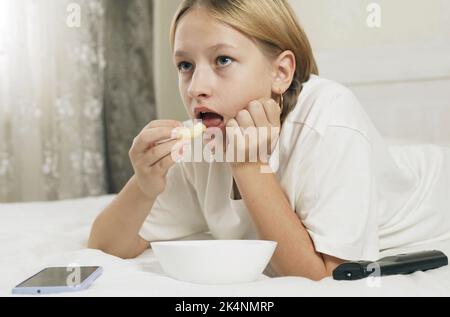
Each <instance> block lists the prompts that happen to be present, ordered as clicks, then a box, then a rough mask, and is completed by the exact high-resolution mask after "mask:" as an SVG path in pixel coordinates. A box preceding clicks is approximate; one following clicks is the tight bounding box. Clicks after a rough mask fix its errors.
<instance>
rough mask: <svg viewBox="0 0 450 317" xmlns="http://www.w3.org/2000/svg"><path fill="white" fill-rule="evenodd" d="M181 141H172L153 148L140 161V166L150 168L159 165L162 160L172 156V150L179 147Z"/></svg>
mask: <svg viewBox="0 0 450 317" xmlns="http://www.w3.org/2000/svg"><path fill="white" fill-rule="evenodd" d="M177 143H180V141H178V140H175V141H170V142H167V143H163V144H160V145H157V146H155V147H153V148H151V149H150V150H149V151H148V152H147V153H145V155H144V156H143V157H142V158H141V159H140V160H139V162H138V165H139V166H145V167H150V166H153V165H155V164H156V163H158V162H159V161H160V160H161V159H162V158H164V157H166V156H167V155H170V154H171V153H172V150H173V149H174V148H175V147H176V146H177Z"/></svg>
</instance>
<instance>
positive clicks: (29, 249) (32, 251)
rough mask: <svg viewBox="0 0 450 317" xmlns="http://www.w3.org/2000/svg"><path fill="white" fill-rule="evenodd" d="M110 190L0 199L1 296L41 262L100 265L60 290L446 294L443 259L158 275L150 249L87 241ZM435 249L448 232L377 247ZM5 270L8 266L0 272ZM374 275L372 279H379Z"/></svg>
mask: <svg viewBox="0 0 450 317" xmlns="http://www.w3.org/2000/svg"><path fill="white" fill-rule="evenodd" d="M113 198H114V196H112V195H109V196H101V197H90V198H84V199H76V200H66V201H58V202H42V203H17V204H0V216H1V222H0V254H1V255H2V256H1V258H0V271H1V272H3V274H2V276H1V278H0V296H10V295H11V289H12V288H13V287H14V286H15V285H16V284H18V283H19V282H20V281H22V280H24V279H25V278H27V277H28V276H30V275H31V274H34V273H36V272H37V271H38V270H40V269H42V268H44V267H46V266H67V265H73V264H79V265H101V266H103V268H104V272H103V274H102V276H101V277H100V278H99V279H98V280H97V281H95V283H94V284H93V285H92V286H91V287H90V288H89V289H88V290H86V291H83V292H79V293H71V294H62V296H151V297H162V296H170V297H191V296H193V297H203V296H213V297H216V296H217V297H272V296H274V297H275V296H283V297H284V296H287V297H292V296H295V297H296V296H449V295H450V267H449V266H447V267H443V268H440V269H437V270H432V271H428V272H417V273H414V274H412V275H404V276H403V275H401V276H400V275H399V276H390V277H383V278H382V279H381V280H380V281H377V280H374V279H366V280H360V281H353V282H338V281H334V280H333V279H331V278H327V279H324V280H322V281H320V282H313V281H310V280H307V279H304V278H298V277H283V278H268V277H266V276H264V275H261V277H260V279H259V280H258V281H256V282H253V283H248V284H238V285H225V286H219V285H217V286H205V285H196V284H190V283H185V282H180V281H177V280H174V279H171V278H169V277H167V276H165V274H164V272H163V271H162V269H161V267H160V266H159V264H158V261H157V259H156V258H155V256H154V254H153V251H152V250H151V249H149V250H147V251H146V252H145V253H144V254H142V255H141V256H140V257H138V258H136V259H132V260H122V259H119V258H117V257H114V256H111V255H108V254H105V253H103V252H101V251H98V250H91V249H87V248H86V244H87V238H88V235H89V230H90V226H91V223H92V222H93V220H94V219H95V217H96V216H97V214H98V213H99V212H101V210H102V209H103V208H104V207H105V206H106V205H107V204H108V203H109V202H110V201H111V200H112V199H113ZM425 249H427V250H428V249H438V250H441V251H443V252H444V253H446V254H448V255H450V240H449V241H441V242H437V243H434V244H430V245H426V246H422V247H420V248H411V249H403V250H391V251H390V252H385V253H384V255H389V254H393V253H400V252H413V251H418V250H425ZM5 272H7V274H5ZM378 282H379V283H378Z"/></svg>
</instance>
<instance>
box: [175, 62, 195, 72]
mask: <svg viewBox="0 0 450 317" xmlns="http://www.w3.org/2000/svg"><path fill="white" fill-rule="evenodd" d="M191 68H192V64H191V63H187V62H181V63H179V64H178V70H179V71H180V72H182V73H186V72H188V71H190V70H191Z"/></svg>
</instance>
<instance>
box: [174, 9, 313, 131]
mask: <svg viewBox="0 0 450 317" xmlns="http://www.w3.org/2000/svg"><path fill="white" fill-rule="evenodd" d="M199 7H200V8H203V9H206V10H207V12H208V13H209V14H210V15H211V16H212V17H214V18H215V19H217V20H218V21H220V22H223V23H225V24H228V25H230V26H231V27H233V28H235V29H236V30H238V31H239V32H241V33H243V34H245V35H247V36H249V37H250V38H252V39H254V40H256V43H257V45H258V46H259V47H260V49H262V51H263V52H264V53H265V54H266V56H268V57H269V58H276V57H278V56H279V54H281V53H282V52H284V51H287V50H290V51H292V52H293V53H294V55H295V58H296V65H297V67H296V70H295V74H294V77H293V80H292V83H291V86H290V87H289V89H288V90H287V91H286V92H285V93H284V95H283V96H284V98H283V99H284V102H283V103H284V104H283V112H282V114H281V121H282V122H284V120H285V119H286V117H287V116H288V114H289V113H290V112H291V111H292V110H293V109H294V108H295V106H296V104H297V102H298V98H299V96H300V93H301V91H302V88H303V83H304V82H306V81H308V80H309V78H310V75H311V74H316V75H318V74H319V71H318V68H317V64H316V61H315V59H314V55H313V52H312V48H311V45H310V43H309V40H308V38H307V36H306V34H305V32H304V31H303V29H302V27H301V26H300V24H299V23H298V19H297V17H296V15H295V13H294V10H293V9H292V7H291V6H290V5H289V3H288V2H287V0H183V1H182V2H181V4H180V6H179V7H178V10H177V12H176V14H175V17H174V19H173V21H172V27H171V31H170V43H171V45H172V50H173V46H174V41H175V33H176V30H177V26H178V23H179V21H180V19H181V18H182V17H183V15H184V14H185V13H187V12H188V11H189V10H190V9H192V8H199Z"/></svg>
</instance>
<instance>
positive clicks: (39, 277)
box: [16, 266, 99, 287]
mask: <svg viewBox="0 0 450 317" xmlns="http://www.w3.org/2000/svg"><path fill="white" fill-rule="evenodd" d="M98 268H99V267H98V266H82V267H49V268H45V269H43V270H42V271H40V272H39V273H37V274H35V275H33V276H32V277H30V278H29V279H27V280H25V281H24V282H22V283H20V284H19V285H17V286H16V287H57V286H68V285H72V286H73V285H78V284H81V283H83V281H84V280H86V279H87V278H88V277H89V276H90V275H91V274H92V273H94V272H95V271H96V270H97V269H98Z"/></svg>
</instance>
